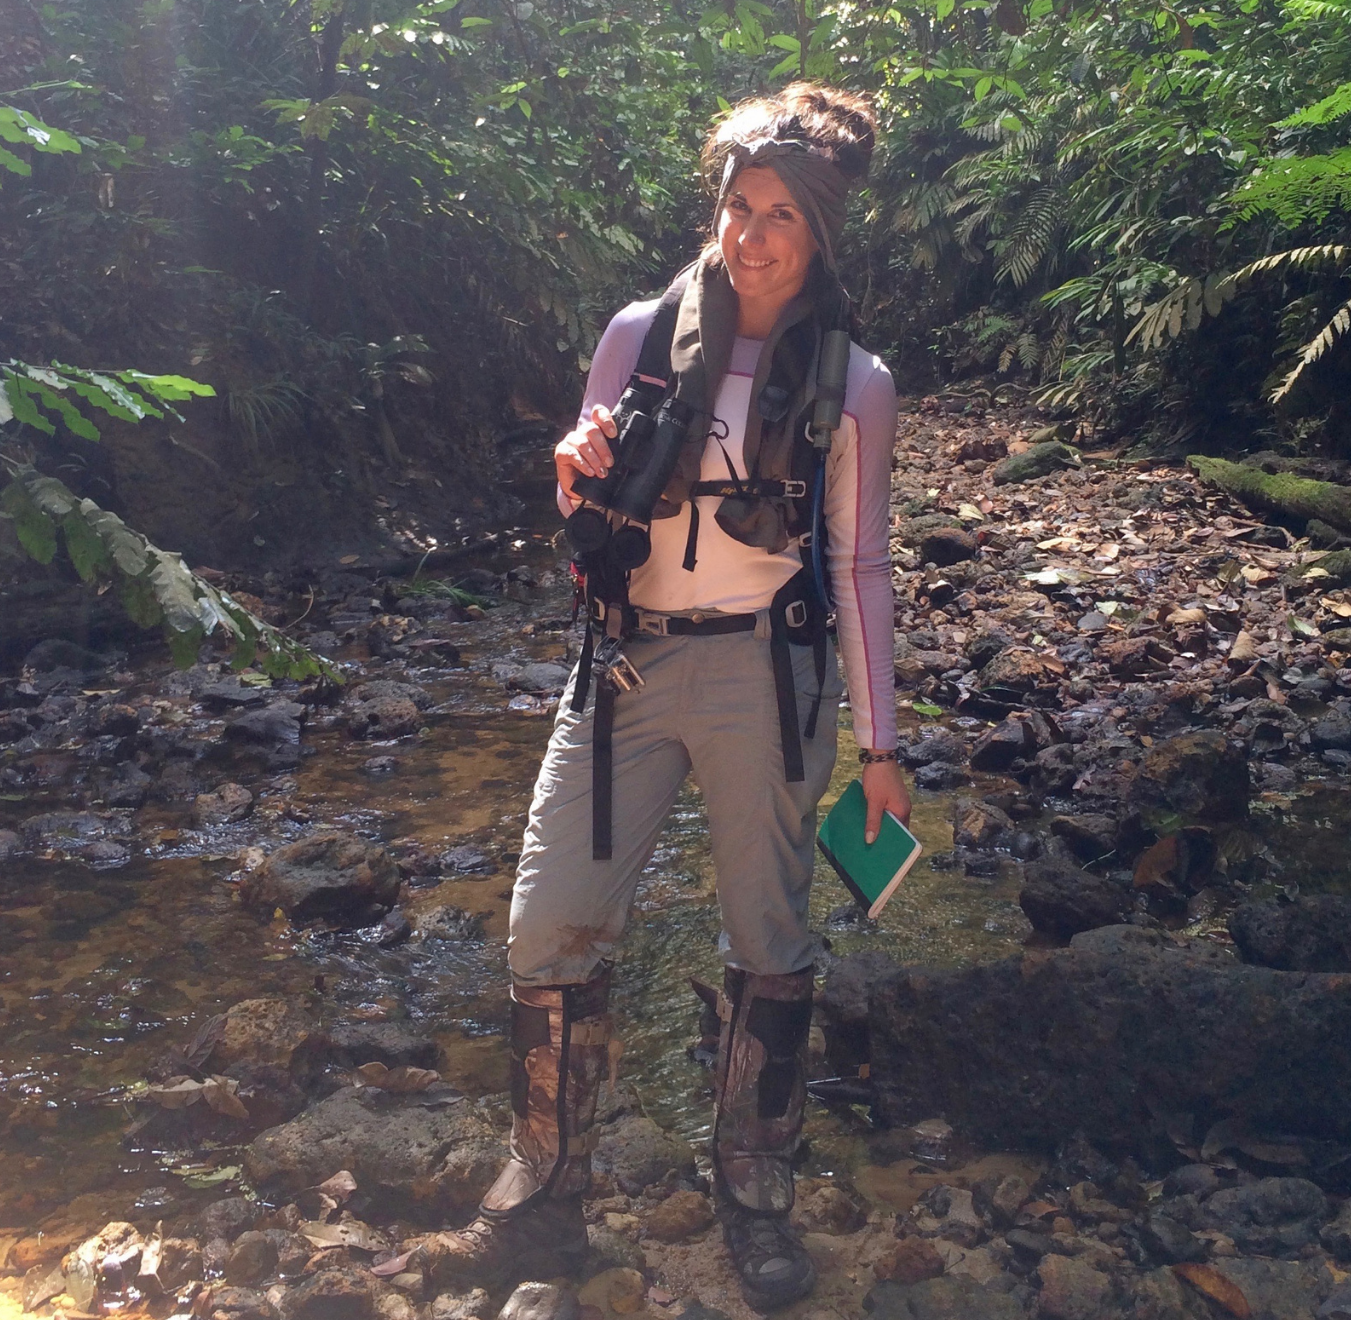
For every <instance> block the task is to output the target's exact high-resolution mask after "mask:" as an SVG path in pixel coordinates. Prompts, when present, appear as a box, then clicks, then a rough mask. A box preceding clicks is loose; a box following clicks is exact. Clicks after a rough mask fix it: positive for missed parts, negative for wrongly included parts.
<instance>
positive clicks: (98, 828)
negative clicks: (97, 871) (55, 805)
mask: <svg viewBox="0 0 1351 1320" xmlns="http://www.w3.org/2000/svg"><path fill="white" fill-rule="evenodd" d="M112 825H113V821H112V819H111V818H110V817H108V816H101V815H99V814H98V813H97V812H93V811H47V812H43V813H42V814H41V815H39V816H29V818H28V819H27V820H25V821H21V822H20V823H19V833H20V835H21V836H22V838H23V841H24V843H25V844H26V845H27V846H28V847H29V848H60V849H63V850H65V851H67V852H70V851H74V850H79V849H83V848H85V847H87V846H88V845H89V844H90V843H93V842H95V841H97V840H99V839H102V838H104V837H106V836H107V834H108V833H109V830H110V829H111V828H112Z"/></svg>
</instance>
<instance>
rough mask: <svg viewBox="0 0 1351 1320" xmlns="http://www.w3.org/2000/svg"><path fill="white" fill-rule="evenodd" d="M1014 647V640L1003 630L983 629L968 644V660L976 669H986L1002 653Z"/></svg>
mask: <svg viewBox="0 0 1351 1320" xmlns="http://www.w3.org/2000/svg"><path fill="white" fill-rule="evenodd" d="M1012 645H1013V638H1012V637H1010V636H1009V635H1008V633H1006V632H1005V631H1004V630H1003V629H1002V628H982V629H981V630H980V632H978V633H977V634H976V635H975V636H974V637H973V638H972V639H971V640H970V641H969V642H967V644H966V658H967V659H968V660H970V661H971V664H972V665H973V666H974V667H975V668H976V669H984V668H985V666H986V665H988V664H989V663H990V661H991V660H993V659H994V658H995V656H997V655H998V654H999V653H1000V652H1001V651H1006V650H1008V648H1009V647H1010V646H1012Z"/></svg>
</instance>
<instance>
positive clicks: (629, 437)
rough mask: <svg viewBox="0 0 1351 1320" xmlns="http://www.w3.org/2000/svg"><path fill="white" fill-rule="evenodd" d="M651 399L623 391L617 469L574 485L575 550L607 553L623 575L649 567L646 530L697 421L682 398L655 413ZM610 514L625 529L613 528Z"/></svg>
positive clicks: (632, 389) (571, 530) (570, 525)
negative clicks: (578, 498) (576, 499)
mask: <svg viewBox="0 0 1351 1320" xmlns="http://www.w3.org/2000/svg"><path fill="white" fill-rule="evenodd" d="M650 399H651V391H645V390H642V389H640V388H639V387H637V386H636V385H630V386H629V387H628V389H626V390H625V391H624V394H623V397H621V398H620V400H619V403H618V405H617V406H616V407H615V412H614V418H615V423H616V426H617V428H618V433H617V435H616V437H615V443H614V454H615V461H614V465H613V466H612V467H611V468H610V470H609V471H608V472H607V473H606V474H605V475H604V476H603V477H578V478H577V479H576V481H574V482H573V483H572V488H573V490H574V491H575V492H576V494H578V495H580V496H581V498H582V501H583V503H582V505H581V507H580V508H578V509H577V510H576V511H575V512H574V513H573V514H572V516H571V517H570V518H569V519H568V522H567V529H568V539H569V540H570V541H571V542H572V547H573V549H574V550H575V551H576V552H577V554H578V555H591V556H594V555H595V554H596V553H597V552H598V551H601V550H605V551H606V557H607V558H608V559H609V560H610V562H611V563H612V564H613V566H614V567H615V568H617V569H619V570H620V571H621V572H629V571H631V570H632V569H635V568H637V567H638V566H639V565H640V564H643V563H646V562H647V557H648V555H649V554H650V553H651V550H652V543H651V540H650V538H649V537H648V533H647V525H648V524H649V523H650V522H651V521H652V510H653V509H654V508H655V507H656V504H657V501H658V500H659V499H660V498H661V493H662V491H664V490H665V489H666V484H667V482H669V481H670V480H671V474H672V473H673V472H674V471H675V466H676V462H677V461H678V459H679V458H680V450H681V447H682V446H683V445H684V443H685V437H686V435H687V434H688V432H689V429H690V421H691V420H692V418H693V416H694V411H693V409H692V408H691V407H690V406H689V404H687V403H686V402H685V401H684V400H683V399H678V398H675V397H672V398H669V399H664V400H663V401H662V403H661V405H660V406H659V407H658V408H656V409H655V410H653V409H652V407H651V403H650ZM611 513H616V514H618V515H619V516H620V517H621V518H623V519H624V524H623V525H622V526H620V527H618V528H612V527H611V524H610V518H609V515H610V514H611Z"/></svg>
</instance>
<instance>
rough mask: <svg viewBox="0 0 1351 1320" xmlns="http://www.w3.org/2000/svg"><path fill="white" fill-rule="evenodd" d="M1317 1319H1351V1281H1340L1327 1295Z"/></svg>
mask: <svg viewBox="0 0 1351 1320" xmlns="http://www.w3.org/2000/svg"><path fill="white" fill-rule="evenodd" d="M1315 1320H1351V1283H1339V1284H1338V1285H1337V1286H1336V1287H1335V1288H1334V1289H1333V1290H1332V1291H1331V1292H1330V1293H1329V1294H1328V1295H1327V1297H1326V1298H1325V1299H1324V1301H1323V1305H1322V1306H1320V1307H1319V1308H1318V1310H1317V1312H1316V1313H1315Z"/></svg>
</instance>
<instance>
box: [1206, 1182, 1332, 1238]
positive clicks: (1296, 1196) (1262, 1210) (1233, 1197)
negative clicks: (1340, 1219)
mask: <svg viewBox="0 0 1351 1320" xmlns="http://www.w3.org/2000/svg"><path fill="white" fill-rule="evenodd" d="M1327 1218H1328V1200H1327V1197H1326V1196H1324V1195H1323V1192H1322V1191H1321V1190H1320V1189H1319V1188H1318V1187H1316V1186H1315V1185H1314V1184H1313V1183H1311V1182H1309V1181H1308V1180H1307V1179H1305V1178H1263V1179H1261V1180H1260V1181H1259V1182H1255V1183H1249V1184H1248V1185H1247V1186H1244V1187H1226V1188H1225V1189H1223V1190H1222V1191H1218V1192H1216V1193H1215V1194H1214V1195H1213V1196H1211V1197H1210V1198H1209V1199H1208V1200H1207V1201H1206V1203H1205V1205H1204V1207H1203V1208H1202V1225H1203V1227H1205V1228H1211V1229H1218V1230H1219V1231H1220V1232H1221V1233H1223V1234H1225V1236H1227V1237H1229V1238H1231V1239H1232V1240H1233V1243H1234V1245H1235V1246H1236V1247H1237V1248H1238V1249H1239V1250H1240V1251H1244V1252H1253V1253H1255V1254H1258V1255H1263V1256H1279V1255H1286V1254H1289V1253H1291V1252H1295V1251H1298V1250H1299V1249H1300V1248H1301V1247H1306V1246H1308V1245H1309V1244H1310V1243H1312V1242H1316V1241H1317V1240H1318V1233H1319V1230H1320V1229H1321V1228H1322V1226H1323V1223H1324V1221H1325V1220H1326V1219H1327Z"/></svg>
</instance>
